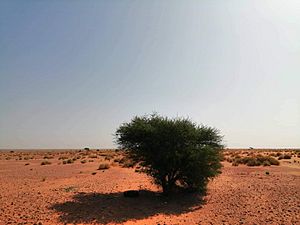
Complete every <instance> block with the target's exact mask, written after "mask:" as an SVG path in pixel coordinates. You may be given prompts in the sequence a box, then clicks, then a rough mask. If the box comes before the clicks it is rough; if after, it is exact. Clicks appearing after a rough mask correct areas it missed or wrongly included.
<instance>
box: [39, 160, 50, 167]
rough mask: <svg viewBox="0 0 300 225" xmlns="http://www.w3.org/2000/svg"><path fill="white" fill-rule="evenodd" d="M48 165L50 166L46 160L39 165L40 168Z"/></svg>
mask: <svg viewBox="0 0 300 225" xmlns="http://www.w3.org/2000/svg"><path fill="white" fill-rule="evenodd" d="M50 164H51V162H49V161H47V160H45V161H43V162H41V165H42V166H44V165H50Z"/></svg>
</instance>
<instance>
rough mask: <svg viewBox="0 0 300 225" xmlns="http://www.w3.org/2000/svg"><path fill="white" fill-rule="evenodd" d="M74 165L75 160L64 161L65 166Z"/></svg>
mask: <svg viewBox="0 0 300 225" xmlns="http://www.w3.org/2000/svg"><path fill="white" fill-rule="evenodd" d="M72 163H74V161H73V159H68V160H64V161H63V164H72Z"/></svg>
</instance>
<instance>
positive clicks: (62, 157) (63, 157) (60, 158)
mask: <svg viewBox="0 0 300 225" xmlns="http://www.w3.org/2000/svg"><path fill="white" fill-rule="evenodd" d="M66 159H68V157H67V156H60V157H59V158H58V160H66Z"/></svg>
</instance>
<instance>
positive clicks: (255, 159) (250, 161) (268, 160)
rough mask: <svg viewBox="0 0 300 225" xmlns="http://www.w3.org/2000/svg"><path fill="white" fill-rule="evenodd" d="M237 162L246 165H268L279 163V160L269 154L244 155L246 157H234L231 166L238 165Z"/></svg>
mask: <svg viewBox="0 0 300 225" xmlns="http://www.w3.org/2000/svg"><path fill="white" fill-rule="evenodd" d="M239 164H245V165H247V166H261V165H263V166H270V165H276V166H278V165H279V161H278V160H277V159H275V158H273V157H271V156H262V155H256V156H255V155H254V156H246V157H240V156H239V157H235V158H234V159H233V163H232V165H233V166H238V165H239Z"/></svg>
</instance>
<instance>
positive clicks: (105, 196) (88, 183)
mask: <svg viewBox="0 0 300 225" xmlns="http://www.w3.org/2000/svg"><path fill="white" fill-rule="evenodd" d="M76 154H77V155H78V154H82V153H78V152H77V153H76ZM76 154H75V153H57V152H56V153H46V152H30V153H29V152H27V153H26V152H23V153H21V152H14V153H9V152H0V190H1V192H0V224H1V225H2V224H5V225H6V224H147V225H148V224H160V225H162V224H300V158H297V157H296V158H292V159H291V160H283V161H281V164H280V166H270V167H262V166H260V167H248V166H245V165H239V166H238V167H234V166H232V165H231V164H230V163H228V162H224V167H223V172H222V174H221V175H220V176H218V177H217V178H216V179H214V180H213V181H211V182H210V183H209V186H208V193H207V195H206V196H205V197H204V198H201V197H200V196H197V195H195V194H188V195H184V196H183V195H178V196H176V197H173V198H171V199H166V198H164V197H162V196H161V195H160V194H159V191H160V190H159V188H157V187H156V186H155V185H153V184H152V183H151V180H150V179H149V178H148V177H147V176H146V175H144V174H141V173H137V172H135V170H134V169H133V168H121V167H120V166H119V165H118V164H117V163H112V162H113V160H110V161H108V160H106V161H104V159H103V157H102V156H100V155H99V154H100V153H97V152H94V153H89V154H95V155H96V156H97V158H91V156H90V155H88V154H86V155H85V156H84V157H86V160H87V162H86V163H84V164H82V163H81V162H80V160H81V159H79V160H76V161H75V162H74V163H71V164H63V163H62V160H59V159H58V158H59V157H61V156H62V155H64V156H66V157H69V158H70V157H73V156H72V155H76ZM97 154H98V155H97ZM49 156H50V157H49ZM31 157H33V158H32V159H31ZM44 157H49V158H50V159H48V161H50V162H51V164H50V165H41V162H43V161H44V160H45V159H43V158H44ZM52 157H53V158H52ZM81 157H83V156H82V155H81ZM94 157H95V156H94ZM88 160H90V161H91V160H93V162H92V161H91V162H88ZM103 162H109V163H111V164H112V166H111V167H110V168H109V169H107V170H97V169H98V167H99V164H100V163H103ZM25 164H29V165H25ZM95 172H96V174H94V173H95ZM266 172H269V175H268V174H266ZM129 189H136V190H141V191H140V197H138V198H125V197H123V194H122V192H123V191H125V190H129Z"/></svg>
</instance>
